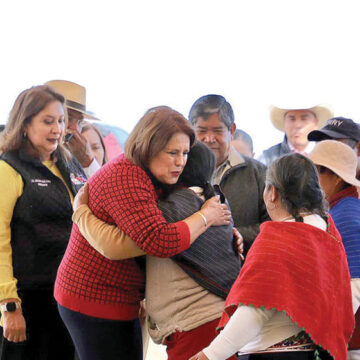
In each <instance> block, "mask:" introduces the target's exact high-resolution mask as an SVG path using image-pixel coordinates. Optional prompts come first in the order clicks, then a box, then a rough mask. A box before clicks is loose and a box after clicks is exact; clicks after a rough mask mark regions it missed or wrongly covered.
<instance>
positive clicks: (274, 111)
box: [270, 105, 334, 131]
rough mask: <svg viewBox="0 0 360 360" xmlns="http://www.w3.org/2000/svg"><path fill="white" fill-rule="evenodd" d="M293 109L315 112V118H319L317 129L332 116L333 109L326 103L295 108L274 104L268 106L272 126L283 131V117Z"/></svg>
mask: <svg viewBox="0 0 360 360" xmlns="http://www.w3.org/2000/svg"><path fill="white" fill-rule="evenodd" d="M294 110H308V111H311V112H312V113H314V114H315V116H316V118H317V119H318V120H319V129H320V128H322V127H323V126H324V125H325V123H326V121H327V120H329V119H330V118H332V117H333V116H334V115H333V111H332V110H331V109H330V107H329V106H327V105H316V106H310V107H308V106H305V107H297V108H286V109H285V108H278V107H276V106H271V107H270V119H271V121H272V123H273V124H274V126H275V127H276V128H277V129H279V130H280V131H284V117H285V114H286V113H287V112H288V111H294Z"/></svg>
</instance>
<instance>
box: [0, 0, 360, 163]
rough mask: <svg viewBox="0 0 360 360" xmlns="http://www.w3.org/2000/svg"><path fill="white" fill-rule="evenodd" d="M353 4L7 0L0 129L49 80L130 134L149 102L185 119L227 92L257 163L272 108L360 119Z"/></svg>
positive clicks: (273, 136)
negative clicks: (25, 95) (77, 89)
mask: <svg viewBox="0 0 360 360" xmlns="http://www.w3.org/2000/svg"><path fill="white" fill-rule="evenodd" d="M357 5H358V1H356V0H343V1H341V2H340V1H333V0H326V1H323V0H311V1H309V0H302V1H297V0H294V1H291V0H271V1H269V0H267V1H266V0H252V1H242V0H222V1H214V0H206V1H205V0H191V1H190V0H182V1H172V0H147V1H145V0H144V1H142V0H132V1H121V0H117V1H115V0H114V1H111V0H103V1H101V2H99V1H93V0H87V1H84V0H72V1H70V0H62V1H59V2H55V1H49V0H47V1H40V0H32V1H25V0H18V1H17V0H12V1H9V2H2V3H1V5H0V36H1V42H0V44H1V45H0V50H1V57H0V123H2V124H4V123H5V122H6V120H7V117H8V113H9V110H10V108H11V106H12V104H13V102H14V100H15V98H16V96H17V95H18V93H19V92H20V91H21V90H23V89H25V88H28V87H30V86H32V85H38V84H42V83H44V82H45V81H47V80H51V79H65V80H71V81H74V82H77V83H79V84H81V85H83V86H85V87H86V89H87V108H88V109H89V110H91V111H93V112H94V113H95V114H96V115H97V116H98V117H100V118H101V119H102V122H103V123H106V124H110V125H113V126H116V127H119V128H120V129H122V130H124V131H125V133H128V132H130V131H131V130H132V128H133V127H134V125H135V123H136V121H137V120H138V119H139V118H140V117H141V116H142V114H143V113H144V112H145V111H146V110H147V109H148V108H149V107H152V106H156V105H162V104H166V105H169V106H171V107H173V108H175V109H176V110H178V111H180V112H181V113H183V114H184V115H185V116H187V115H188V112H189V109H190V106H191V105H192V103H193V102H194V100H196V99H197V98H198V97H199V96H201V95H204V94H207V93H218V94H222V95H224V96H225V97H226V98H227V100H228V101H229V102H230V103H231V104H232V105H233V108H234V111H235V115H236V123H237V126H238V127H239V128H242V129H244V130H245V131H247V132H248V133H249V134H250V135H251V136H252V138H253V140H254V146H255V157H256V156H258V155H260V153H261V151H262V150H263V149H264V148H267V147H269V146H271V145H273V144H275V143H277V142H279V141H281V139H282V136H283V134H282V133H280V132H279V131H277V130H276V129H275V128H274V127H273V126H272V124H271V123H270V120H269V106H270V105H271V104H274V105H278V106H284V107H287V106H289V107H297V106H298V104H308V105H309V106H312V105H315V104H319V103H326V104H330V105H331V106H332V107H333V109H334V111H335V115H343V116H347V117H351V118H353V119H354V120H355V121H359V119H360V104H359V85H360V72H359V64H360V61H359V60H360V55H359V51H358V48H359V35H360V31H359V30H360V22H359V21H358V14H359V12H358V10H357Z"/></svg>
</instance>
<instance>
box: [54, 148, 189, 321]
mask: <svg viewBox="0 0 360 360" xmlns="http://www.w3.org/2000/svg"><path fill="white" fill-rule="evenodd" d="M156 199H157V195H156V192H155V188H154V186H153V184H152V182H151V180H150V178H149V177H148V175H147V174H146V173H145V171H144V170H142V169H141V168H140V167H138V166H136V165H134V164H132V163H131V162H129V161H128V160H126V159H125V157H124V156H122V155H121V156H119V157H118V158H116V159H114V160H113V161H112V162H110V163H108V164H107V165H105V166H103V167H102V168H101V169H100V170H99V171H98V172H97V173H96V174H95V175H94V176H93V177H91V178H90V180H89V207H90V209H91V210H92V211H93V213H94V214H95V215H96V216H97V217H98V218H99V219H101V220H103V221H105V222H107V223H108V224H116V225H117V226H118V227H119V228H120V229H122V230H123V231H124V232H126V233H127V234H128V235H129V236H130V237H131V238H132V239H133V240H134V241H135V242H136V243H137V244H138V246H139V247H140V248H141V249H143V250H144V251H145V252H147V253H148V254H149V255H152V256H158V257H171V256H173V255H175V254H178V253H180V252H182V251H184V250H186V249H187V248H188V247H189V246H190V232H189V228H188V226H187V225H186V223H184V222H182V221H179V222H177V223H173V224H167V223H166V221H165V219H164V218H163V216H162V213H161V212H160V210H159V209H158V208H157V206H156ZM143 293H144V274H143V272H142V270H141V269H140V267H139V265H138V263H137V262H136V261H135V260H134V259H128V260H121V261H113V260H108V259H106V258H105V257H104V256H102V255H101V254H100V253H98V252H97V251H96V250H94V249H93V248H92V247H91V246H90V245H89V244H88V242H87V241H86V240H85V239H84V237H83V236H82V235H81V233H80V231H79V229H78V228H77V226H76V225H73V229H72V232H71V236H70V241H69V244H68V247H67V250H66V252H65V255H64V258H63V260H62V262H61V264H60V267H59V269H58V274H57V279H56V283H55V298H56V300H57V301H58V303H59V304H60V305H62V306H64V307H66V308H68V309H70V310H73V311H79V312H81V313H83V314H86V315H90V316H94V317H100V318H105V319H113V320H131V319H134V318H136V317H137V316H138V310H139V301H140V300H141V299H142V298H143Z"/></svg>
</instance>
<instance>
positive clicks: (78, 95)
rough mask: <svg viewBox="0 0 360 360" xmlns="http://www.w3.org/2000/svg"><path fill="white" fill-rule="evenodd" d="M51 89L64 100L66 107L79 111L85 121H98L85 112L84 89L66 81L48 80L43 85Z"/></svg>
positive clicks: (90, 113) (91, 114)
mask: <svg viewBox="0 0 360 360" xmlns="http://www.w3.org/2000/svg"><path fill="white" fill-rule="evenodd" d="M45 85H49V86H51V87H53V88H54V89H55V90H56V91H58V92H59V93H60V94H62V95H64V97H65V99H66V107H67V108H68V109H73V110H76V111H79V112H80V113H82V114H83V115H84V117H85V118H86V119H93V120H100V119H98V118H97V117H95V116H94V114H93V113H92V112H91V111H88V110H86V89H85V88H84V87H83V86H81V85H79V84H76V83H74V82H71V81H67V80H50V81H47V82H46V83H45Z"/></svg>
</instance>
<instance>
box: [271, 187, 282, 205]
mask: <svg viewBox="0 0 360 360" xmlns="http://www.w3.org/2000/svg"><path fill="white" fill-rule="evenodd" d="M279 196H280V195H279V192H278V191H277V189H276V187H275V186H274V185H271V188H270V200H271V202H276V200H277V199H278V198H279Z"/></svg>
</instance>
